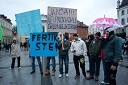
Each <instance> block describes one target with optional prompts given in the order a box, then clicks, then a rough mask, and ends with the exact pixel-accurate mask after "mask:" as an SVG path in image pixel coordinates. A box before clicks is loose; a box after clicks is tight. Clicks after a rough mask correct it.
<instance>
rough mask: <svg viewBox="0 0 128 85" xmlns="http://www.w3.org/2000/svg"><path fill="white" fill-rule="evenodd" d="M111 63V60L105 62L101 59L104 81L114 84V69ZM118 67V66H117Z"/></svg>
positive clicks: (115, 71)
mask: <svg viewBox="0 0 128 85" xmlns="http://www.w3.org/2000/svg"><path fill="white" fill-rule="evenodd" d="M111 65H112V63H111V62H105V61H103V68H104V81H105V82H109V83H110V85H116V73H117V69H116V70H112V69H110V68H111ZM117 67H118V66H117Z"/></svg>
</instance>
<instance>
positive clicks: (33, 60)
mask: <svg viewBox="0 0 128 85" xmlns="http://www.w3.org/2000/svg"><path fill="white" fill-rule="evenodd" d="M35 58H36V59H37V62H38V65H39V69H40V72H42V64H41V61H40V57H32V71H35Z"/></svg>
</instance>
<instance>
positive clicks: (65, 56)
mask: <svg viewBox="0 0 128 85" xmlns="http://www.w3.org/2000/svg"><path fill="white" fill-rule="evenodd" d="M63 61H64V64H65V74H66V73H68V69H69V56H68V55H62V56H59V71H60V74H63Z"/></svg>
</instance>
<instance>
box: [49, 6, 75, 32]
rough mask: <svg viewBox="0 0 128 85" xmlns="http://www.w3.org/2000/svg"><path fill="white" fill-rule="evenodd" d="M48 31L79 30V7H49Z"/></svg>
mask: <svg viewBox="0 0 128 85" xmlns="http://www.w3.org/2000/svg"><path fill="white" fill-rule="evenodd" d="M47 27H48V29H47V31H48V32H62V33H65V32H68V33H76V32H77V30H76V29H77V9H70V8H60V7H48V14H47Z"/></svg>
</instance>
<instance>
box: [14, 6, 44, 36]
mask: <svg viewBox="0 0 128 85" xmlns="http://www.w3.org/2000/svg"><path fill="white" fill-rule="evenodd" d="M15 17H16V23H17V30H18V36H24V35H30V33H34V32H43V28H42V23H41V16H40V10H39V9H38V10H32V11H28V12H24V13H19V14H16V15H15Z"/></svg>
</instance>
